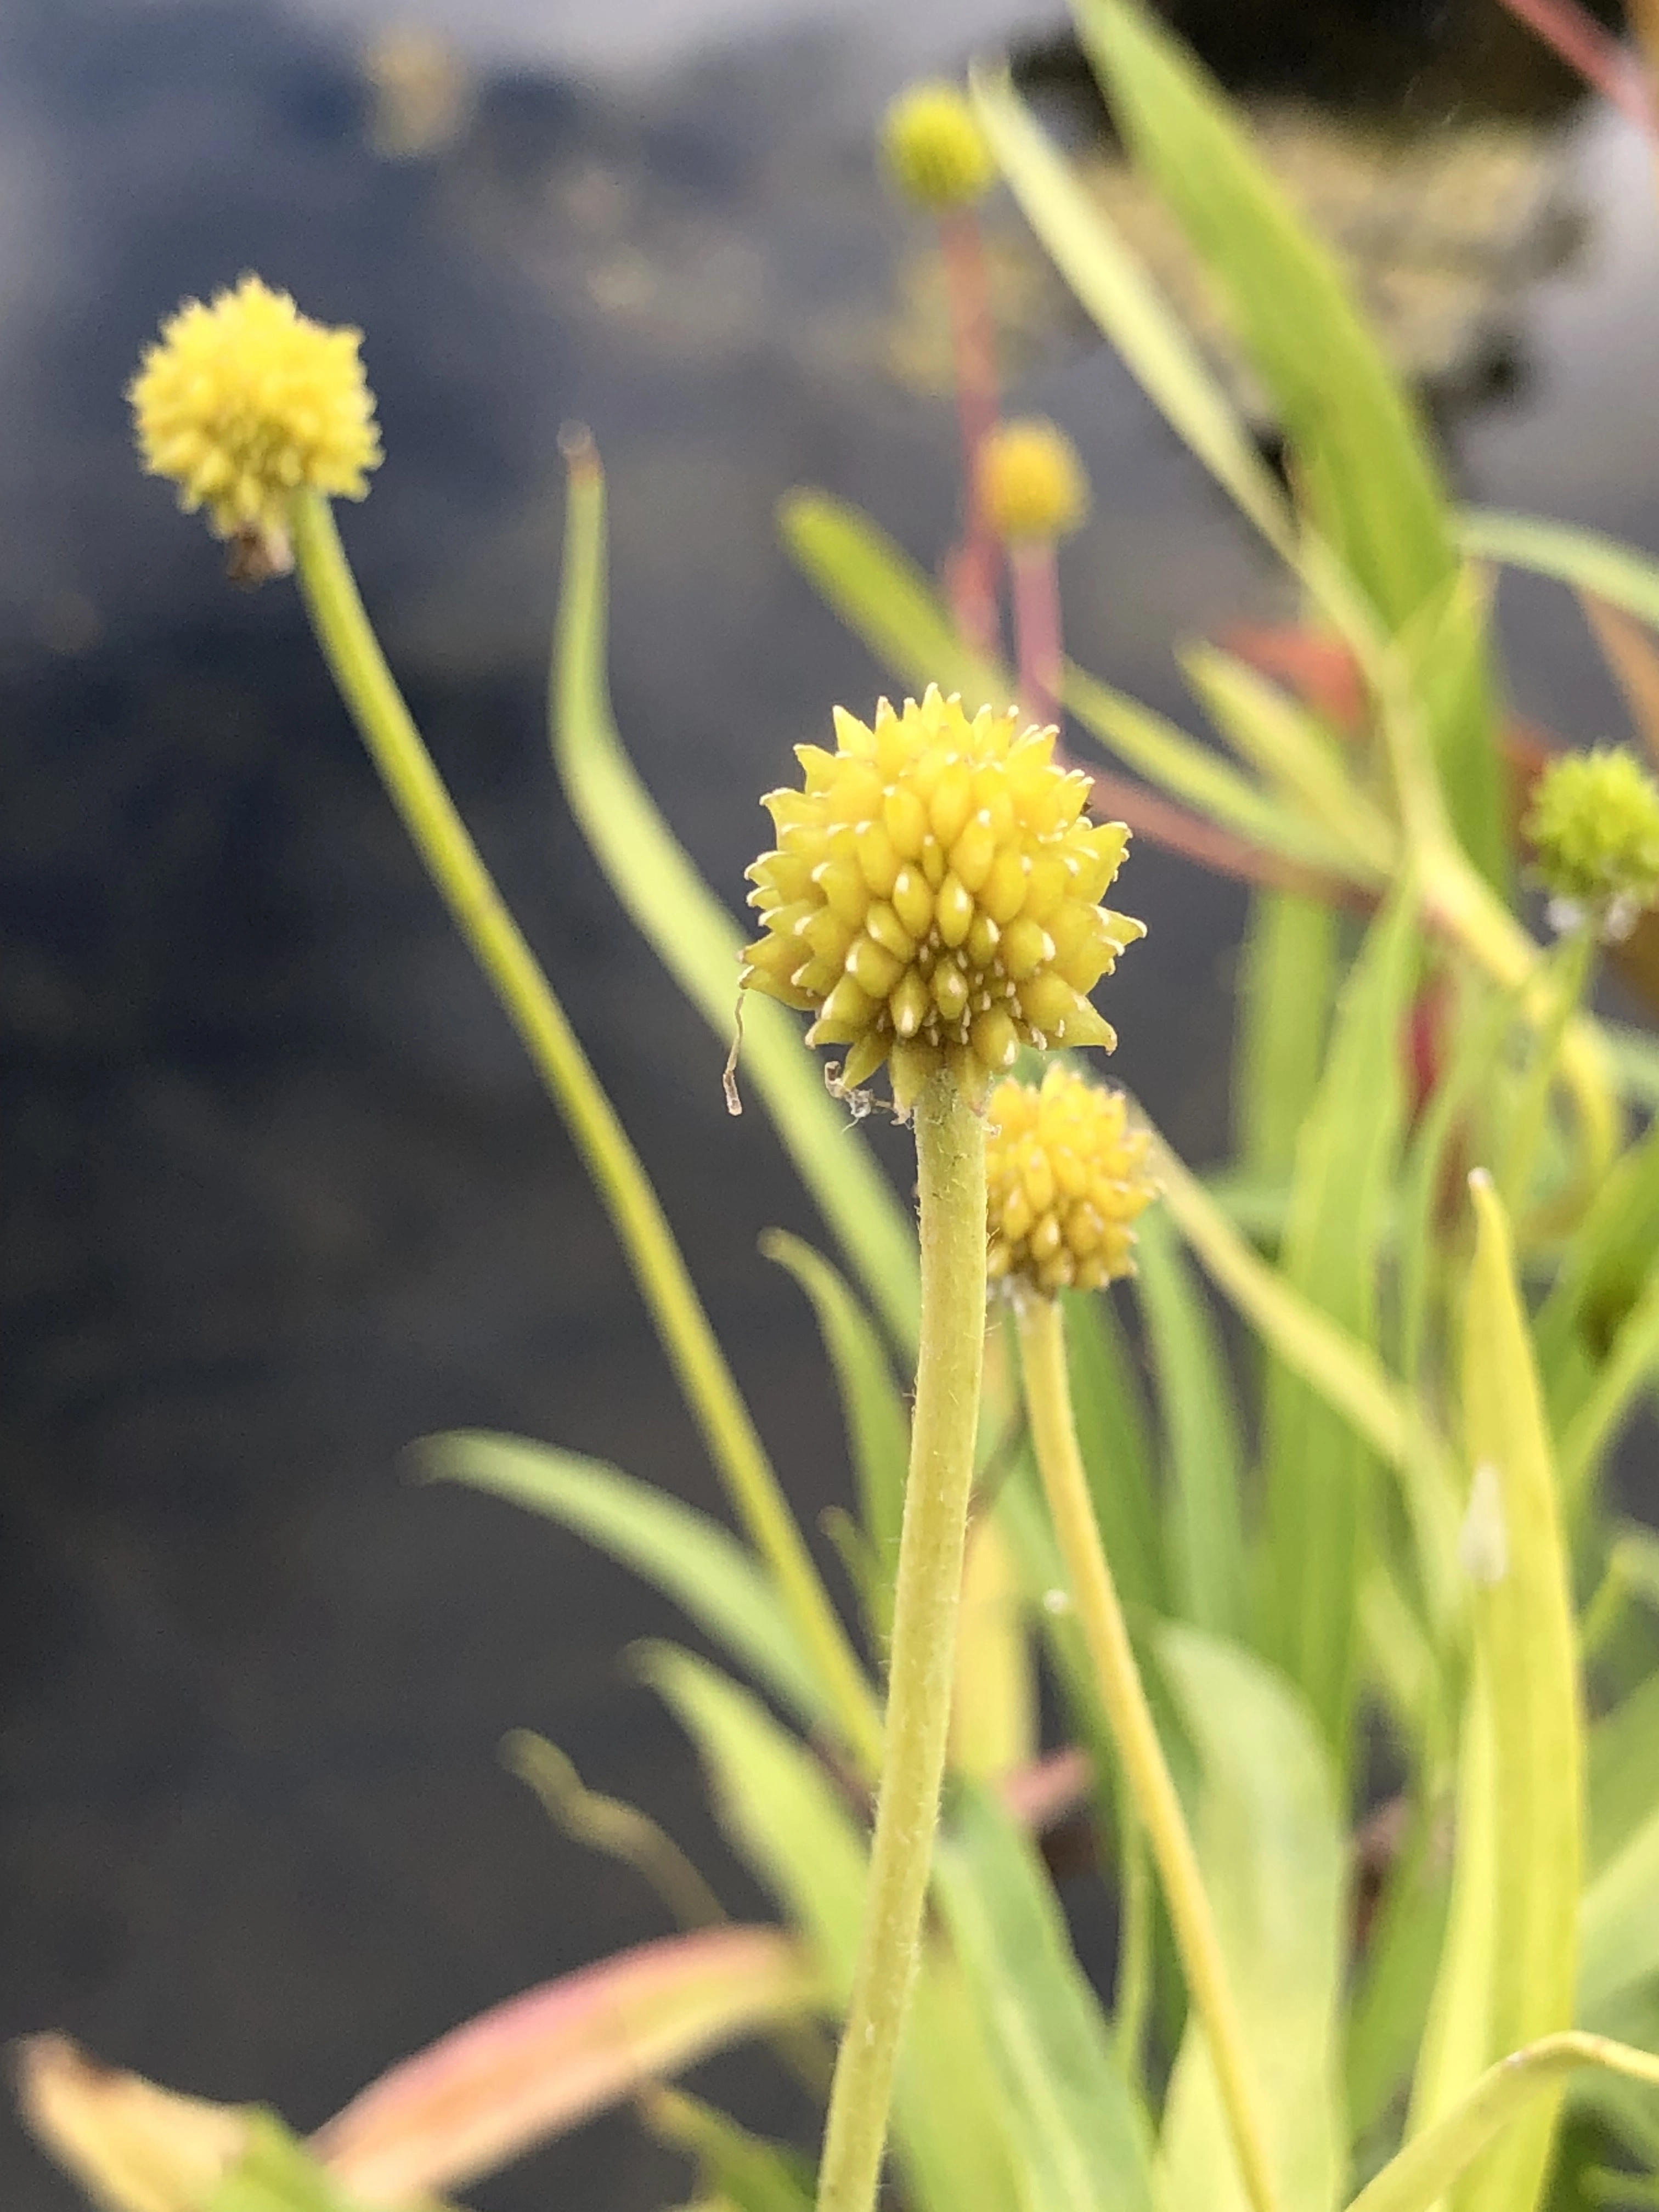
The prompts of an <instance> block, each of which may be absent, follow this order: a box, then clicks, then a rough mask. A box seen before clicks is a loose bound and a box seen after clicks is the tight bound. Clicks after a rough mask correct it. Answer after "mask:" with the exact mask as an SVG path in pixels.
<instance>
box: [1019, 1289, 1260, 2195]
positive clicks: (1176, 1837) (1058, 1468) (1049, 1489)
mask: <svg viewBox="0 0 1659 2212" xmlns="http://www.w3.org/2000/svg"><path fill="white" fill-rule="evenodd" d="M1017 1311H1018V1320H1019V1347H1020V1358H1021V1364H1022V1366H1023V1367H1024V1375H1025V1405H1026V1410H1027V1412H1028V1413H1029V1414H1030V1422H1031V1439H1032V1442H1033V1443H1034V1444H1035V1445H1036V1459H1037V1466H1038V1468H1039V1470H1040V1471H1041V1474H1042V1486H1043V1489H1044V1492H1046V1493H1047V1496H1048V1510H1049V1514H1050V1516H1052V1518H1053V1521H1054V1534H1055V1535H1056V1537H1057V1538H1058V1539H1059V1542H1060V1556H1061V1558H1062V1559H1064V1560H1065V1562H1066V1574H1067V1576H1068V1577H1069V1578H1070V1581H1071V1584H1072V1598H1073V1603H1074V1604H1075V1605H1076V1607H1077V1611H1078V1617H1079V1620H1081V1622H1082V1624H1083V1632H1084V1636H1085V1638H1086V1640H1087V1643H1088V1646H1089V1655H1090V1656H1091V1659H1092V1660H1093V1661H1094V1665H1095V1678H1096V1683H1097V1687H1098V1689H1099V1692H1100V1699H1101V1704H1102V1705H1103V1706H1104V1708H1105V1711H1106V1718H1107V1721H1108V1723H1109V1726H1110V1728H1111V1731H1112V1735H1113V1739H1114V1741H1115V1743H1116V1745H1117V1750H1118V1757H1119V1758H1120V1759H1121V1761H1122V1764H1123V1772H1124V1778H1125V1779H1126V1781H1127V1784H1128V1788H1129V1795H1130V1796H1131V1797H1132V1798H1133V1802H1134V1806H1135V1809H1136V1811H1137V1812H1138V1814H1139V1816H1140V1820H1141V1822H1142V1824H1143V1826H1145V1828H1146V1839H1147V1842H1148V1843H1149V1844H1151V1846H1152V1858H1153V1860H1154V1863H1156V1865H1157V1867H1158V1879H1159V1881H1161V1883H1162V1884H1163V1888H1164V1901H1165V1903H1166V1904H1167V1905H1168V1906H1169V1909H1170V1923H1171V1924H1172V1926H1173V1927H1174V1929H1175V1938H1176V1948H1177V1949H1178V1950H1179V1951H1180V1954H1181V1963H1182V1969H1183V1971H1184V1972H1185V1974H1186V1977H1187V1986H1188V1990H1190V1991H1191V1993H1192V2000H1193V2004H1194V2009H1195V2010H1196V2012H1197V2014H1198V2017H1199V2019H1200V2021H1201V2022H1202V2024H1203V2027H1204V2033H1205V2038H1206V2041H1207V2043H1208V2045H1209V2051H1210V2059H1211V2063H1212V2066H1213V2067H1214V2069H1215V2078H1216V2085H1217V2087H1218V2089H1219V2091H1220V2093H1221V2103H1222V2108H1223V2110H1224V2111H1225V2113H1226V2116H1227V2124H1228V2128H1229V2130H1230V2131H1231V2136H1232V2142H1233V2148H1234V2151H1235V2152H1236V2154H1237V2159H1238V2168H1239V2174H1240V2177H1241V2179H1243V2184H1244V2191H1245V2194H1246V2195H1247V2197H1249V2201H1250V2204H1251V2207H1252V2212H1279V2203H1278V2193H1277V2191H1276V2190H1275V2187H1274V2185H1273V2175H1272V2171H1271V2168H1270V2166H1269V2164H1268V2159H1267V2136H1266V2132H1265V2130H1264V2129H1263V2126H1262V2122H1261V2109H1260V2106H1259V2103H1258V2101H1257V2093H1256V2087H1255V2075H1254V2070H1253V2069H1252V2067H1251V2065H1250V2063H1249V2054H1248V2051H1247V2049H1246V2045H1245V2041H1244V2027H1243V2021H1242V2020H1241V2019H1240V2017H1239V2013H1238V2006H1237V2001H1236V1999H1235V1997H1234V1996H1233V1991H1232V1984H1231V1982H1230V1980H1229V1979H1228V1975H1227V1966H1226V1961H1225V1959H1224V1958H1223V1957H1222V1954H1221V1944H1220V1940H1219V1938H1218V1936H1217V1934H1216V1928H1215V1921H1214V1918H1213V1917H1212V1913H1211V1911H1210V1900H1209V1898H1208V1896H1207V1895H1206V1893H1205V1888H1204V1877H1203V1875H1201V1873H1200V1870H1199V1864H1198V1854H1197V1852H1196V1851H1195V1850H1194V1848H1193V1840H1192V1838H1191V1836H1190V1835H1189V1834H1188V1830H1187V1822H1186V1819H1185V1817H1184V1815H1183V1814H1182V1810H1181V1800H1180V1798H1179V1797H1178V1796H1176V1786H1175V1783H1174V1781H1173V1780H1172V1778H1171V1777H1170V1769H1169V1766H1168V1765H1167V1764H1166V1762H1165V1760H1164V1747H1163V1746H1162V1744H1161V1743H1160V1742H1159V1741H1158V1728H1157V1724H1156V1723H1155V1722H1154V1721H1153V1719H1152V1708H1151V1706H1150V1705H1148V1704H1147V1702H1146V1689H1145V1686H1143V1684H1142V1682H1141V1680H1140V1670H1139V1668H1138V1667H1137V1666H1136V1664H1135V1656H1134V1651H1133V1648H1132V1646H1131V1644H1130V1642H1129V1632H1128V1629H1127V1626H1126V1625H1125V1622H1124V1619H1123V1607H1122V1605H1121V1602H1120V1601H1119V1598H1118V1594H1117V1586H1116V1584H1115V1583H1114V1581H1113V1579H1112V1571H1111V1568H1110V1566H1109V1565H1108V1563H1107V1559H1106V1553H1105V1548H1104V1547H1103V1545H1102V1543H1101V1541H1100V1528H1099V1525H1098V1523H1097V1522H1096V1520H1095V1514H1094V1506H1093V1503H1092V1501H1091V1498H1090V1495H1089V1481H1088V1477H1087V1475H1086V1474H1085V1472H1084V1468H1083V1455H1082V1453H1081V1451H1080V1450H1079V1446H1078V1440H1077V1423H1076V1420H1075V1419H1074V1417H1073V1411H1072V1391H1071V1384H1070V1381H1069V1379H1068V1377H1067V1375H1066V1338H1065V1334H1064V1330H1063V1327H1062V1324H1061V1320H1060V1308H1059V1305H1058V1304H1056V1302H1055V1301H1054V1299H1053V1298H1045V1297H1033V1296H1027V1297H1023V1298H1022V1299H1021V1301H1020V1303H1019V1304H1018V1308H1017Z"/></svg>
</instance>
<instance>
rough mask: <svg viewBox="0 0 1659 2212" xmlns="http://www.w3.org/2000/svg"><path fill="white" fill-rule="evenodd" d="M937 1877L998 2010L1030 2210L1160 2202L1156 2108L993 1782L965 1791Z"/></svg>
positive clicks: (989, 2011)
mask: <svg viewBox="0 0 1659 2212" xmlns="http://www.w3.org/2000/svg"><path fill="white" fill-rule="evenodd" d="M935 1883H936V1887H937V1891H938V1895H939V1903H940V1905H941V1907H942V1909H943V1911H944V1915H945V1923H946V1925H947V1926H948V1928H949V1929H950V1931H951V1941H952V1942H953V1944H954V1946H955V1948H956V1952H957V1957H958V1959H959V1960H961V1963H962V1970H963V1978H964V1980H965V1982H966V1984H967V1986H968V1989H969V1991H970V1992H971V1994H972V1996H973V1998H974V2001H975V2005H976V2007H977V2008H978V2010H979V2012H980V2014H981V2017H982V2018H983V2020H984V2021H985V2023H986V2027H987V2041H988V2043H989V2046H990V2051H991V2056H992V2061H993V2063H994V2066H995V2068H996V2069H997V2073H998V2075H999V2078H1000V2081H1001V2084H1002V2092H1003V2098H1004V2101H1005V2104H1006V2109H1007V2112H1008V2114H1009V2120H1010V2128H1011V2134H1012V2139H1013V2142H1014V2146H1015V2151H1016V2156H1017V2159H1018V2165H1019V2167H1020V2171H1021V2174H1022V2179H1023V2181H1024V2205H1025V2206H1026V2207H1027V2208H1028V2212H1152V2180H1151V2174H1150V2170H1149V2161H1148V2157H1147V2144H1146V2134H1145V2126H1144V2122H1143V2121H1142V2118H1141V2116H1140V2115H1139V2112H1137V2110H1136V2108H1135V2106H1134V2103H1133V2099H1132V2098H1131V2096H1130V2094H1129V2090H1128V2086H1127V2082H1126V2081H1125V2080H1124V2077H1123V2074H1122V2070H1121V2066H1120V2064H1119V2063H1118V2058H1117V2054H1116V2051H1115V2048H1114V2046H1113V2043H1112V2038H1111V2034H1110V2032H1109V2029H1108V2027H1107V2025H1106V2022H1105V2021H1104V2019H1103V2017H1102V2015H1101V2011H1100V2007H1099V2004H1098V2002H1097V2000H1096V1998H1095V1996H1094V1993H1093V1991H1092V1990H1091V1988H1090V1987H1089V1984H1088V1982H1087V1980H1086V1979H1085V1977H1084V1974H1083V1972H1082V1969H1081V1968H1080V1967H1079V1965H1078V1962H1077V1960H1076V1958H1075V1956H1074V1955H1073V1951H1072V1947H1071V1942H1070V1939H1069V1937H1068V1936H1067V1935H1066V1923H1065V1922H1064V1920H1063V1919H1062V1917H1060V1910H1059V1907H1058V1905H1056V1904H1055V1901H1054V1893H1053V1890H1052V1888H1051V1887H1050V1886H1049V1883H1048V1878H1047V1876H1046V1875H1045V1873H1044V1871H1043V1868H1042V1861H1041V1859H1040V1858H1038V1857H1037V1855H1036V1850H1035V1848H1034V1846H1033V1845H1032V1844H1031V1843H1030V1841H1029V1840H1028V1838H1026V1837H1025V1836H1024V1834H1023V1833H1022V1832H1021V1831H1020V1829H1019V1827H1018V1825H1017V1824H1016V1822H1015V1821H1014V1820H1013V1819H1012V1816H1011V1815H1010V1814H1007V1813H1006V1812H1005V1811H1004V1810H1003V1808H1002V1807H1001V1806H1000V1804H999V1803H998V1802H997V1800H996V1799H995V1797H994V1796H992V1795H991V1794H990V1792H989V1791H987V1790H981V1789H976V1788H972V1787H966V1788H964V1789H963V1790H962V1791H961V1792H960V1793H959V1795H958V1796H957V1801H956V1803H955V1805H954V1808H953V1810H952V1816H951V1821H950V1824H949V1826H948V1828H947V1830H946V1832H945V1836H944V1837H943V1838H942V1839H941V1843H940V1848H939V1859H938V1865H937V1870H936V1875H935Z"/></svg>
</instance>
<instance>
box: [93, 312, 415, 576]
mask: <svg viewBox="0 0 1659 2212" xmlns="http://www.w3.org/2000/svg"><path fill="white" fill-rule="evenodd" d="M360 343H362V333H361V332H360V331H355V330H328V329H325V327H324V326H323V325H321V324H320V323H313V322H312V321H311V320H310V319H308V318H307V316H305V315H302V314H301V313H300V312H299V310H298V309H297V308H296V307H295V304H294V302H293V301H292V300H291V299H290V298H289V295H288V294H287V293H286V292H273V291H271V290H270V289H269V287H268V286H266V285H264V284H263V283H261V282H260V280H259V279H258V277H257V276H244V277H243V278H242V280H241V282H240V284H238V285H237V286H236V288H235V289H234V291H225V292H219V293H217V294H216V295H215V296H214V299H213V301H212V304H211V305H210V306H208V307H204V305H203V304H202V302H201V301H199V300H189V301H185V305H184V306H183V307H180V308H179V312H178V313H177V314H176V315H173V317H171V318H170V319H169V320H168V321H167V322H166V323H165V324H163V325H162V328H161V339H160V341H159V343H156V344H155V345H152V346H150V347H149V349H148V350H147V351H146V353H145V355H144V359H143V366H142V368H140V369H139V372H138V374H137V376H136V377H135V378H134V379H133V380H132V383H131V385H130V386H129V387H128V390H127V398H128V399H129V401H130V402H131V406H132V411H133V416H134V421H135V425H136V428H137V437H138V450H139V453H140V454H141V456H142V457H143V464H144V467H145V469H146V470H147V471H148V472H149V474H150V475H151V476H159V477H171V478H172V480H173V483H176V484H177V485H178V486H179V504H180V506H181V507H184V508H185V510H186V512H187V513H194V512H195V511H196V510H197V508H198V507H205V508H206V510H207V513H208V519H209V521H210V525H211V526H212V528H213V530H214V532H215V533H216V535H217V536H218V537H220V538H228V539H230V540H232V541H233V542H234V543H236V544H238V545H239V546H240V547H241V548H242V549H244V551H245V553H247V554H248V556H249V557H250V559H251V560H252V561H253V562H254V566H253V567H252V568H251V569H248V570H246V571H245V573H258V566H259V565H260V556H262V565H263V568H264V573H270V572H271V571H273V570H282V569H285V568H288V567H289V566H290V565H291V556H290V554H289V512H290V508H291V506H292V503H293V499H294V495H295V493H296V492H297V491H300V490H301V489H307V488H308V489H311V490H313V491H317V492H320V493H322V494H323V495H325V497H329V498H346V499H361V498H362V496H363V495H364V493H365V492H366V491H367V490H368V471H369V470H370V469H372V468H374V467H375V466H376V465H378V464H379V462H380V434H379V432H378V430H377V429H376V428H375V425H374V395H373V393H372V392H370V391H369V388H368V383H367V381H366V380H365V378H364V374H363V365H362V361H361V360H360V359H359V358H358V352H357V349H358V346H359V345H360Z"/></svg>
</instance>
